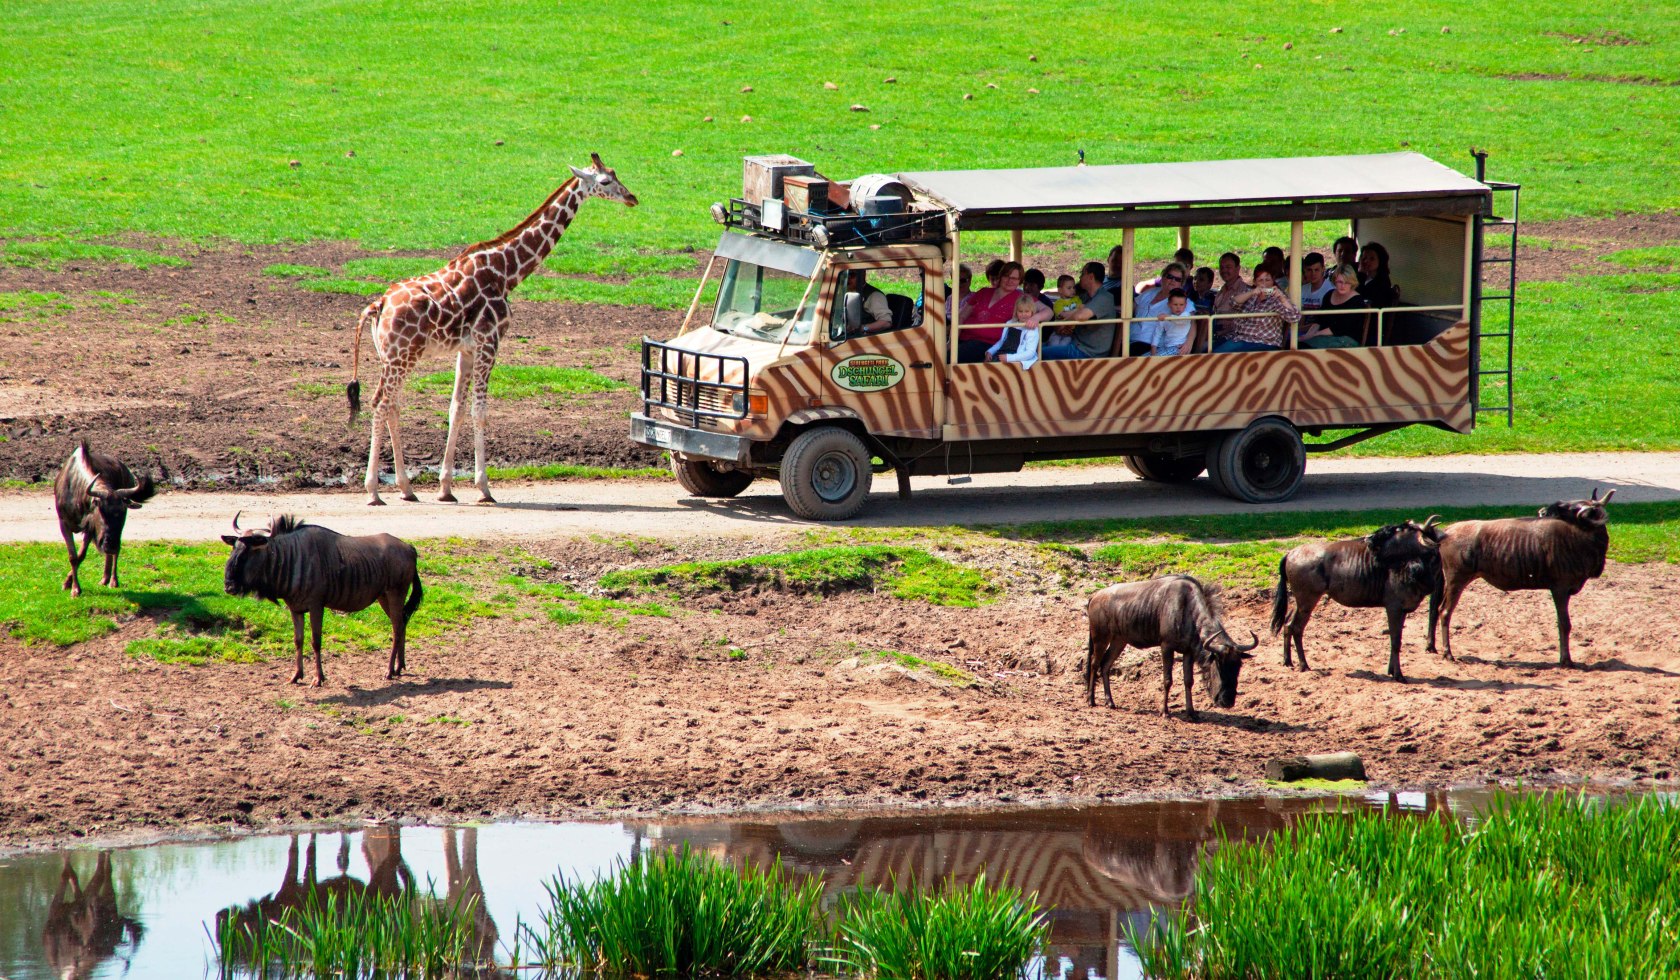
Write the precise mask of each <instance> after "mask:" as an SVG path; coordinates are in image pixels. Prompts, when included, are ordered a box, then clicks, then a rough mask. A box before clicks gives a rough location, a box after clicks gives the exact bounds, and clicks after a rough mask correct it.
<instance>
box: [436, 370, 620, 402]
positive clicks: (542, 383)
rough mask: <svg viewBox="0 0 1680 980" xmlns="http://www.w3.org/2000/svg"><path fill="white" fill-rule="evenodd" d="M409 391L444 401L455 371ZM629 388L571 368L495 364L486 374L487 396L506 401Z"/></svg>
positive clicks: (610, 379) (450, 389)
mask: <svg viewBox="0 0 1680 980" xmlns="http://www.w3.org/2000/svg"><path fill="white" fill-rule="evenodd" d="M409 387H411V388H413V389H414V390H415V391H419V392H424V393H426V394H433V395H442V396H443V397H445V398H448V397H449V396H450V394H452V393H453V392H454V390H455V371H454V369H450V370H447V371H433V372H431V373H430V374H422V375H420V376H418V377H416V378H415V379H414V380H413V381H411V382H409ZM629 387H630V385H628V384H626V383H625V382H623V381H615V380H613V379H612V378H609V377H606V376H605V375H601V374H596V373H595V372H594V371H586V370H584V369H583V368H573V367H545V366H541V365H532V364H498V365H496V366H495V367H494V368H492V369H491V371H490V396H491V397H492V398H499V399H505V400H507V401H519V400H523V399H528V398H539V397H542V396H545V395H584V394H591V393H593V392H597V391H621V390H623V389H625V388H629Z"/></svg>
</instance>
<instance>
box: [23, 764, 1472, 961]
mask: <svg viewBox="0 0 1680 980" xmlns="http://www.w3.org/2000/svg"><path fill="white" fill-rule="evenodd" d="M1492 795H1493V794H1492V791H1489V790H1479V789H1477V790H1462V791H1452V792H1431V793H1394V794H1390V793H1372V794H1368V795H1366V796H1363V797H1360V796H1355V797H1351V798H1346V799H1344V800H1342V801H1335V800H1332V801H1329V802H1326V801H1324V800H1322V799H1319V800H1303V799H1276V798H1268V799H1244V800H1218V801H1205V802H1169V803H1152V804H1141V805H1131V806H1117V807H1099V808H1087V809H1061V810H1017V811H1011V812H1004V813H938V812H926V813H917V814H908V815H898V816H886V817H873V816H871V817H856V818H844V819H837V818H834V817H815V816H788V815H778V816H777V817H775V818H770V817H762V818H758V819H748V820H717V819H702V818H676V819H669V820H660V821H646V822H639V823H630V824H582V823H571V824H503V825H491V826H486V827H449V828H437V827H407V828H402V827H398V826H396V825H389V824H387V825H380V826H370V827H366V828H362V829H356V830H348V831H345V832H343V833H338V832H329V833H325V834H292V835H284V836H279V837H266V838H251V839H245V840H239V841H222V842H214V843H198V844H174V845H159V846H155V847H145V848H134V849H128V850H121V851H116V852H111V851H101V852H98V853H97V854H96V855H95V854H90V853H89V852H85V851H83V852H73V853H71V854H65V855H58V854H27V855H13V856H10V857H0V977H5V978H9V980H48V978H54V977H57V978H63V977H78V978H112V977H119V976H121V977H125V978H128V980H149V978H154V977H155V978H171V980H173V978H179V977H183V976H198V975H209V972H208V971H207V969H206V968H207V965H208V964H209V963H210V962H211V961H212V959H213V951H212V949H211V948H210V940H209V937H210V936H211V935H214V934H215V933H216V932H217V930H218V928H219V927H220V926H222V925H224V924H228V923H230V921H231V922H232V923H234V924H242V925H247V926H257V925H259V924H261V923H264V922H270V921H274V920H275V919H277V918H279V917H280V916H281V915H282V914H283V913H284V911H285V910H286V909H289V908H298V907H301V906H303V905H305V904H306V903H308V902H310V901H315V902H321V903H324V902H325V900H326V899H327V898H328V897H329V896H335V897H336V900H337V901H338V902H339V903H341V904H342V902H343V901H345V900H346V899H347V898H350V897H352V896H354V895H358V894H366V893H373V894H377V895H382V896H390V895H398V894H402V893H404V891H405V890H407V889H417V893H418V894H419V895H421V896H424V897H422V898H418V899H417V901H419V902H466V901H472V902H474V903H475V904H474V909H475V911H474V920H473V921H474V927H475V935H474V948H475V949H476V950H477V951H479V952H481V953H483V954H485V955H487V956H488V955H493V956H495V957H496V958H497V959H500V960H503V961H504V962H505V961H506V958H507V951H506V949H505V948H504V947H503V945H502V944H503V942H504V941H509V940H511V936H512V934H513V931H514V929H513V924H514V922H515V921H516V918H519V917H523V918H524V919H525V920H526V921H532V920H534V919H535V918H536V916H537V914H538V912H539V911H540V910H541V909H542V908H543V907H544V906H545V905H546V904H547V900H546V895H545V893H544V890H543V884H544V882H545V881H547V880H549V879H551V878H552V877H553V876H554V874H555V873H556V872H557V871H558V872H561V873H563V874H564V875H565V876H566V878H567V879H568V880H577V879H580V878H583V879H587V878H592V877H594V876H596V875H598V874H602V873H605V872H607V871H609V870H611V868H613V867H614V866H615V865H616V864H617V863H619V862H621V861H626V860H633V859H634V858H635V857H636V856H637V855H639V854H642V853H646V852H648V851H653V850H659V849H666V848H673V847H679V846H682V845H684V844H687V845H689V846H691V847H693V848H694V849H696V850H700V851H705V852H707V853H710V854H713V855H716V856H719V857H721V858H724V859H726V860H729V861H732V862H736V863H741V864H747V863H751V864H768V863H769V862H770V861H772V860H775V859H778V858H779V859H780V860H781V861H782V864H783V866H784V867H785V868H786V869H788V870H789V871H790V872H792V873H794V874H797V875H801V876H810V875H821V876H822V878H823V881H824V888H825V892H824V900H825V902H826V903H827V904H828V906H829V907H833V906H834V905H835V904H836V903H837V902H838V901H839V899H840V898H841V897H842V896H843V895H845V894H846V893H848V892H850V891H853V890H856V889H858V888H863V887H868V886H872V885H877V884H881V883H884V882H886V881H887V880H888V879H889V878H890V877H896V878H897V879H898V880H900V881H903V880H905V879H907V878H908V877H909V876H911V875H914V876H915V877H916V878H917V880H919V881H921V882H936V881H940V880H943V879H945V878H948V877H949V878H954V879H955V880H956V881H957V882H958V883H959V884H965V883H968V882H971V881H972V880H973V879H974V878H975V877H976V876H977V875H979V874H980V873H981V872H982V871H984V872H985V873H986V875H987V877H988V879H989V880H992V881H997V880H999V879H1002V878H1007V879H1008V880H1009V882H1010V883H1011V884H1013V885H1015V886H1017V887H1020V888H1022V889H1024V890H1027V891H1033V892H1037V893H1038V897H1039V901H1040V902H1041V903H1042V904H1043V905H1045V906H1046V907H1048V908H1049V909H1050V912H1049V921H1050V937H1051V947H1050V949H1049V950H1048V951H1047V956H1046V958H1045V960H1044V961H1042V963H1041V964H1040V967H1041V972H1042V973H1044V974H1045V975H1047V976H1050V977H1058V976H1059V977H1078V978H1081V980H1083V978H1085V977H1090V976H1096V977H1106V978H1123V977H1134V976H1138V975H1139V974H1138V971H1137V965H1136V961H1135V959H1134V958H1133V957H1132V955H1131V951H1130V950H1129V949H1128V948H1127V947H1126V946H1125V944H1124V943H1123V941H1122V940H1123V937H1124V936H1125V934H1126V929H1125V927H1126V924H1127V923H1128V922H1130V923H1132V924H1134V925H1137V926H1142V925H1144V924H1146V923H1147V921H1148V917H1149V916H1150V915H1151V913H1152V911H1153V910H1157V909H1161V908H1165V907H1170V906H1172V905H1174V904H1176V903H1178V902H1180V901H1182V900H1183V899H1184V898H1185V896H1187V895H1188V894H1189V893H1190V891H1191V888H1192V887H1193V885H1194V882H1195V876H1196V872H1197V869H1198V868H1199V867H1200V866H1201V864H1202V862H1203V861H1204V860H1206V859H1207V858H1208V856H1209V855H1211V854H1213V853H1214V852H1215V851H1216V850H1217V849H1218V848H1219V847H1221V846H1223V843H1222V842H1223V841H1226V840H1240V839H1253V838H1257V837H1260V836H1263V835H1265V834H1269V833H1272V832H1275V831H1277V830H1279V829H1281V828H1283V827H1285V826H1286V825H1287V824H1288V823H1290V822H1291V821H1293V820H1295V819H1297V818H1298V817H1299V816H1300V815H1301V814H1302V813H1304V812H1306V811H1308V810H1311V809H1320V808H1323V807H1326V806H1328V807H1331V808H1334V807H1336V806H1346V807H1354V808H1359V807H1371V808H1381V809H1386V810H1389V811H1391V812H1395V813H1402V814H1406V815H1408V816H1409V817H1411V818H1413V819H1416V818H1420V817H1421V818H1423V819H1438V820H1451V821H1459V822H1474V821H1475V820H1476V819H1478V818H1477V816H1476V814H1477V813H1479V812H1481V811H1483V810H1485V808H1486V807H1487V805H1488V803H1489V802H1490V800H1491V798H1492ZM90 863H91V864H92V871H91V872H89V871H88V870H87V868H88V867H89V864H90ZM76 867H80V868H82V869H83V870H82V872H81V874H80V875H78V874H77V872H76V870H75V869H76ZM142 937H144V942H142V941H141V940H142Z"/></svg>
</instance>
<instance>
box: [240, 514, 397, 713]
mask: <svg viewBox="0 0 1680 980" xmlns="http://www.w3.org/2000/svg"><path fill="white" fill-rule="evenodd" d="M233 529H234V531H236V532H238V533H236V534H224V535H222V540H223V541H226V542H227V543H228V544H230V545H232V546H233V554H231V555H229V556H228V560H227V568H226V569H225V570H224V571H223V573H222V587H223V588H225V589H226V590H227V593H228V594H229V595H251V594H253V593H254V594H255V595H256V596H257V598H259V599H266V600H268V601H270V602H275V603H278V602H280V601H282V600H284V601H285V603H286V608H287V609H290V610H291V612H292V639H293V642H294V643H295V644H296V646H297V673H296V674H295V675H293V676H292V683H293V684H296V683H298V682H300V681H302V680H303V616H304V614H305V613H308V614H309V633H310V641H311V643H312V644H313V645H314V649H315V686H316V687H320V686H321V685H322V684H325V683H326V682H327V676H326V674H325V673H324V672H323V671H322V670H321V616H322V612H323V610H326V609H331V610H334V611H336V612H347V613H353V612H360V611H361V610H363V609H366V608H367V607H368V606H371V605H373V604H374V603H375V602H378V603H379V605H380V608H382V609H384V610H385V615H386V616H388V617H390V620H391V633H392V640H391V663H390V667H389V669H388V670H387V671H386V673H385V676H386V677H388V678H395V677H397V676H398V675H399V674H401V673H402V672H403V668H405V667H407V666H408V660H407V657H406V656H405V653H404V646H405V644H404V639H405V637H406V635H407V632H408V618H409V617H410V616H412V615H414V610H416V609H418V608H420V598H421V596H422V595H423V594H424V591H423V590H422V589H421V588H420V571H419V564H418V561H419V559H418V556H417V555H416V554H415V552H414V547H413V546H412V545H410V544H408V543H407V542H404V541H401V540H399V539H397V538H394V537H392V536H391V535H389V534H370V535H365V536H360V537H350V536H348V535H343V534H339V533H338V532H337V531H331V530H328V529H327V528H324V527H319V526H317V525H314V524H305V523H304V522H302V521H300V520H298V519H296V518H294V517H276V518H275V519H274V520H273V521H272V522H270V524H269V526H268V527H267V528H266V529H261V530H259V529H255V528H252V529H246V530H241V529H240V527H239V515H238V514H235V515H234V516H233ZM405 593H406V594H407V596H408V601H407V602H406V603H405V602H404V601H403V596H404V594H405Z"/></svg>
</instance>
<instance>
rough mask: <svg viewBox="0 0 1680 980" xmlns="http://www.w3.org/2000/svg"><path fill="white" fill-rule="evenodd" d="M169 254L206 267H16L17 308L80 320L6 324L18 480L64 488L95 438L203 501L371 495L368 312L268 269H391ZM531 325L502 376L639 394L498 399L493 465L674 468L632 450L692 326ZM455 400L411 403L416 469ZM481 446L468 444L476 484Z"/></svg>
mask: <svg viewBox="0 0 1680 980" xmlns="http://www.w3.org/2000/svg"><path fill="white" fill-rule="evenodd" d="M153 247H154V248H156V246H153ZM159 250H164V251H168V252H170V253H171V254H179V255H183V256H184V257H186V258H188V259H189V260H190V261H191V262H192V266H191V268H184V269H163V268H154V269H150V270H141V269H134V268H130V267H126V266H120V265H104V264H88V263H72V264H69V265H67V266H66V267H65V268H63V269H61V270H59V271H56V272H50V271H46V270H42V269H24V268H9V267H8V268H0V291H7V292H10V291H26V290H28V291H51V292H57V293H62V294H63V295H64V296H65V297H66V301H67V302H68V303H69V304H70V305H71V306H72V307H73V310H71V311H70V312H67V313H47V314H42V315H40V316H39V317H32V316H19V317H15V318H14V319H13V320H12V321H11V322H0V337H4V338H5V339H6V344H5V348H4V353H3V354H0V436H4V437H5V440H4V441H0V479H20V480H27V481H31V482H33V481H38V480H41V479H46V480H50V479H51V478H52V475H53V473H54V472H55V471H56V470H57V467H58V466H59V464H61V463H62V462H63V460H64V458H65V457H66V456H67V455H69V452H70V450H71V449H72V448H73V447H74V445H75V441H76V440H77V439H79V438H84V437H85V438H87V439H89V440H91V441H92V442H93V444H94V445H95V446H97V447H99V448H101V449H103V450H105V451H107V452H113V453H115V454H117V455H118V456H121V457H122V458H124V459H125V460H127V461H128V462H129V463H130V464H131V465H138V466H142V467H149V468H151V469H153V470H154V471H161V472H162V473H163V474H164V475H165V476H166V477H167V478H168V479H171V480H173V481H175V482H177V483H179V484H182V485H185V486H206V485H214V484H226V483H233V484H238V485H263V484H272V485H276V486H280V487H306V486H319V485H330V484H334V483H342V482H343V481H344V480H345V479H346V478H349V479H350V480H351V481H352V482H356V483H359V482H360V481H361V475H362V473H363V472H364V471H365V468H366V466H367V440H368V431H369V425H368V421H367V420H366V418H365V417H364V418H363V419H361V420H358V421H357V422H356V423H355V424H354V425H351V424H348V423H347V421H346V419H347V416H348V409H347V406H346V403H345V399H344V385H345V383H346V382H347V381H349V380H350V374H351V371H350V360H351V341H352V340H353V339H354V329H355V323H356V315H357V314H358V313H359V312H360V310H361V308H362V307H363V306H364V305H365V303H366V300H365V299H362V298H359V297H355V296H347V295H340V294H333V293H317V292H310V291H307V290H304V289H301V288H299V287H297V286H296V285H294V284H292V283H290V282H288V281H286V280H283V279H279V278H276V277H273V276H265V275H263V274H262V270H263V268H264V267H266V266H268V265H271V264H275V263H291V264H299V265H318V266H326V267H335V266H337V265H338V264H340V263H342V262H344V261H346V260H348V259H353V258H367V257H370V256H371V255H373V254H375V253H367V252H362V251H360V250H358V249H355V248H354V247H353V246H349V245H343V244H316V245H308V246H300V247H296V248H259V249H191V248H187V249H183V248H180V247H171V248H168V249H159ZM406 254H410V255H412V254H413V253H406ZM449 254H450V253H445V252H439V253H437V254H436V258H437V259H438V261H439V263H440V264H441V263H442V262H443V261H444V260H445V259H447V258H448V257H449ZM101 293H104V294H114V295H101ZM513 310H514V313H513V323H512V325H511V327H510V328H509V331H508V336H507V338H506V339H505V340H504V342H503V346H502V350H501V356H500V363H504V364H540V365H547V366H562V367H580V368H587V369H590V370H593V371H596V372H599V373H601V374H603V375H606V376H607V377H609V378H613V379H615V380H618V381H622V382H625V383H626V384H628V385H631V386H632V387H627V388H625V389H622V390H618V391H612V392H600V393H591V394H584V395H577V396H568V397H556V398H549V399H534V400H524V401H506V400H493V401H492V407H491V413H490V428H489V433H488V443H489V454H490V465H494V466H517V465H525V464H533V463H536V464H544V463H573V464H578V465H586V466H605V467H625V468H633V467H642V466H657V465H659V458H658V455H657V454H656V453H653V452H651V451H647V450H644V449H642V447H639V446H635V445H634V444H632V443H630V442H629V440H628V439H626V438H625V434H626V432H627V431H628V422H627V421H626V419H627V416H628V413H629V412H630V411H632V409H633V408H634V406H635V404H636V402H635V391H634V388H633V386H634V384H635V382H636V380H637V376H636V370H637V365H638V363H639V362H638V358H637V355H636V351H637V350H638V349H639V344H640V341H641V338H642V336H643V335H644V334H651V335H656V336H664V335H667V334H669V333H672V332H674V331H675V328H676V325H677V323H678V321H679V320H680V315H679V314H673V313H671V312H670V311H665V310H656V309H651V308H646V307H616V306H594V305H586V304H570V303H546V302H545V303H536V302H521V301H519V300H518V299H515V300H514V303H513ZM368 347H369V345H368V343H367V339H366V338H364V340H363V351H362V375H363V377H364V379H369V378H371V377H373V376H375V371H376V369H375V368H374V367H373V364H374V361H373V356H372V352H371V350H369V349H368ZM453 367H454V358H453V356H452V355H450V356H447V357H446V356H445V355H443V354H441V353H438V354H432V355H429V356H428V359H427V361H426V362H425V363H424V364H423V365H422V371H438V370H453ZM447 400H448V396H447V395H446V394H444V395H435V396H434V395H425V394H419V393H415V392H409V393H408V394H407V395H406V398H405V408H404V412H403V418H404V429H405V438H406V439H407V440H408V445H407V447H405V448H406V449H407V452H408V462H409V464H410V466H411V467H423V466H431V467H434V468H435V466H436V465H437V463H438V461H440V460H441V459H442V456H443V441H444V436H445V434H446V431H445V427H446V425H447ZM470 436H471V433H470V431H469V432H466V433H464V434H463V437H462V439H463V443H464V444H465V445H466V446H467V447H468V452H467V454H466V456H465V458H464V460H463V462H462V463H461V465H462V466H463V467H470V465H471V453H470V447H471V442H470ZM386 466H387V468H388V467H389V462H388V461H387V463H386Z"/></svg>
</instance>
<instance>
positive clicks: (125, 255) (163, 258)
mask: <svg viewBox="0 0 1680 980" xmlns="http://www.w3.org/2000/svg"><path fill="white" fill-rule="evenodd" d="M66 262H110V263H115V264H117V265H127V266H133V267H134V268H136V269H151V268H156V267H159V266H161V267H164V268H183V267H185V266H188V265H190V264H191V263H189V262H188V261H187V260H186V259H183V258H179V257H177V256H174V255H160V254H159V253H157V252H148V251H146V250H145V249H140V248H122V247H120V246H116V245H94V244H90V243H88V242H78V241H72V240H70V239H66V238H44V239H37V240H35V241H23V242H7V243H5V244H4V245H0V265H13V266H20V267H22V268H25V269H45V270H47V271H48V272H57V271H59V270H60V269H61V268H63V267H64V264H65V263H66Z"/></svg>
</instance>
